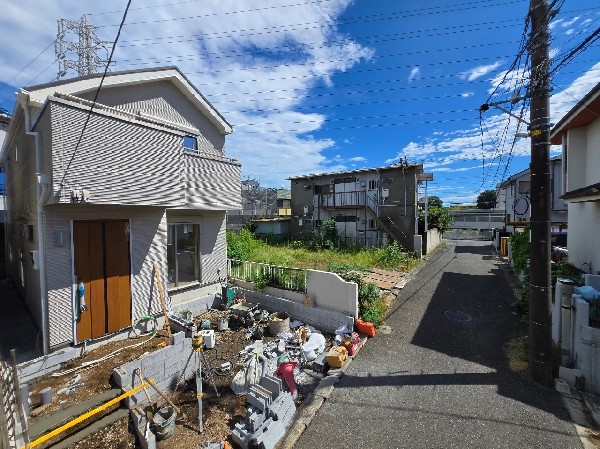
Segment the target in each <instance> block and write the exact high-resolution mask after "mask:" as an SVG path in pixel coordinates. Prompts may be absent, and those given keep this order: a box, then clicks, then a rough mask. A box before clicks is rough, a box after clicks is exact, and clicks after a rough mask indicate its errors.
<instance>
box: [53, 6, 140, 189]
mask: <svg viewBox="0 0 600 449" xmlns="http://www.w3.org/2000/svg"><path fill="white" fill-rule="evenodd" d="M130 5H131V0H127V7H126V8H125V13H124V14H123V19H122V20H121V25H120V26H119V30H118V31H117V37H116V38H115V41H114V42H113V46H112V50H111V52H110V56H109V57H108V61H107V62H106V67H105V68H104V73H103V74H102V78H101V79H100V84H99V85H98V89H96V94H95V95H94V100H93V101H92V105H91V106H90V109H89V111H88V113H87V117H86V118H85V122H84V123H83V128H81V134H79V139H78V140H77V144H76V145H75V148H74V149H73V154H72V155H71V158H70V159H69V163H68V164H67V167H66V168H65V172H64V173H63V176H62V179H61V180H60V184H59V185H60V190H61V191H62V189H63V186H64V181H65V177H66V176H67V172H68V171H69V168H70V167H71V164H72V163H73V159H74V158H75V154H77V150H78V149H79V145H80V144H81V140H82V139H83V135H84V133H85V130H86V128H87V125H88V123H89V121H90V117H91V116H92V111H93V110H94V105H95V104H96V100H98V95H99V94H100V89H102V84H103V83H104V78H106V73H107V72H108V68H109V67H110V63H111V61H112V57H113V55H114V53H115V48H116V47H117V42H118V41H119V36H120V35H121V30H122V29H123V24H124V23H125V19H126V17H127V12H128V11H129V6H130Z"/></svg>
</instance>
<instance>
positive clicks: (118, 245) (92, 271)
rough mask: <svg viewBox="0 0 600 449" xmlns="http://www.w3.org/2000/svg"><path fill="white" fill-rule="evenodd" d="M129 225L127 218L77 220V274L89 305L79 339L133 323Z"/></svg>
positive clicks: (82, 317)
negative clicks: (124, 219) (117, 219)
mask: <svg viewBox="0 0 600 449" xmlns="http://www.w3.org/2000/svg"><path fill="white" fill-rule="evenodd" d="M128 225H129V223H128V222H127V221H123V220H119V221H116V220H115V221H75V222H73V249H74V257H75V262H74V265H75V277H76V278H77V283H79V282H80V281H81V282H83V285H84V291H85V293H84V298H85V303H86V306H87V310H85V311H82V312H81V313H79V319H78V320H77V327H76V329H77V342H78V343H79V342H82V341H84V340H87V339H90V338H98V337H102V336H103V335H106V334H109V333H111V332H116V331H118V330H120V329H123V328H125V327H127V326H130V325H131V284H130V280H131V276H130V261H129V237H128ZM76 296H77V294H76ZM76 303H77V304H78V301H77V302H76Z"/></svg>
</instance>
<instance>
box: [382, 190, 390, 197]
mask: <svg viewBox="0 0 600 449" xmlns="http://www.w3.org/2000/svg"><path fill="white" fill-rule="evenodd" d="M388 196H390V189H381V198H387V197H388Z"/></svg>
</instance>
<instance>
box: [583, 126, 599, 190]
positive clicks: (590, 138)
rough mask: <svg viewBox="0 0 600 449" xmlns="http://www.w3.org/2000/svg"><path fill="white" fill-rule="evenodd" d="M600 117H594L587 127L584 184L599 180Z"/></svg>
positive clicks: (594, 182) (595, 182)
mask: <svg viewBox="0 0 600 449" xmlns="http://www.w3.org/2000/svg"><path fill="white" fill-rule="evenodd" d="M599 145H600V119H596V120H595V121H594V122H592V123H590V124H589V125H588V127H587V152H586V156H587V157H586V163H585V166H586V173H585V182H586V185H588V186H589V185H592V184H597V183H599V182H600V149H599V148H598V146H599Z"/></svg>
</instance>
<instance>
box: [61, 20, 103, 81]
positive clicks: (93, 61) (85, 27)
mask: <svg viewBox="0 0 600 449" xmlns="http://www.w3.org/2000/svg"><path fill="white" fill-rule="evenodd" d="M57 22H58V33H57V35H56V42H55V44H54V53H55V55H56V60H57V61H58V73H57V75H58V78H62V77H63V76H65V75H66V74H67V71H68V70H69V69H72V70H74V71H76V72H77V75H79V76H83V75H89V74H92V73H99V72H101V71H103V70H104V68H105V67H106V64H107V62H108V49H107V47H106V45H107V44H110V42H107V41H101V40H100V39H98V37H97V36H96V33H95V31H96V27H94V26H93V25H92V24H90V23H89V22H88V18H87V15H85V14H84V15H83V16H81V20H80V21H79V22H73V21H71V20H67V19H59V20H58V21H57ZM68 38H71V39H72V40H69V39H68ZM100 50H104V52H105V53H106V58H104V59H102V58H100V57H99V56H98V52H99V51H100ZM70 55H72V56H73V59H69V58H68V56H70Z"/></svg>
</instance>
